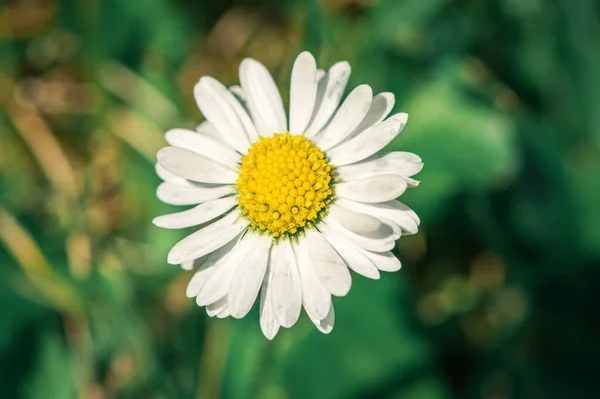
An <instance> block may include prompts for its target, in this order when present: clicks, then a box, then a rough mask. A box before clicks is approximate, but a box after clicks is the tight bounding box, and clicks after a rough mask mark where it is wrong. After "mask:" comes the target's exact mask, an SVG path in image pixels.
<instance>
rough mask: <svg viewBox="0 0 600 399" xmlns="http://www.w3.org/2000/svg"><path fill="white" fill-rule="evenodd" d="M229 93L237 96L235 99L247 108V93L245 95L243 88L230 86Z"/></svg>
mask: <svg viewBox="0 0 600 399" xmlns="http://www.w3.org/2000/svg"><path fill="white" fill-rule="evenodd" d="M229 91H230V92H232V93H233V95H234V96H235V98H237V100H238V101H239V102H240V104H242V106H244V107H245V106H246V101H247V100H246V93H244V90H243V89H242V87H241V86H238V85H233V86H229Z"/></svg>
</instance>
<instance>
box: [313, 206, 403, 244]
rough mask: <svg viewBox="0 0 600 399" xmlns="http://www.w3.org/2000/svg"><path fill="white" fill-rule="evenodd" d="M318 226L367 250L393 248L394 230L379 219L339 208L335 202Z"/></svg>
mask: <svg viewBox="0 0 600 399" xmlns="http://www.w3.org/2000/svg"><path fill="white" fill-rule="evenodd" d="M323 224H325V226H321V225H319V228H320V229H321V230H322V231H323V232H324V233H325V234H327V235H330V236H333V237H343V238H345V239H346V240H348V241H350V242H351V243H353V244H354V245H358V246H359V247H361V248H364V249H366V250H369V251H375V252H385V251H389V250H390V249H392V248H394V247H395V245H396V241H395V240H394V231H393V230H392V229H391V228H390V226H388V225H386V224H385V223H382V222H381V221H380V220H379V219H377V218H374V217H372V216H368V215H365V214H362V213H356V212H352V211H348V210H346V209H344V208H341V207H339V206H337V205H335V204H332V205H331V206H330V207H329V213H328V214H327V216H326V217H325V219H324V220H323Z"/></svg>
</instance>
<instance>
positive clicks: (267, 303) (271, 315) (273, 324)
mask: <svg viewBox="0 0 600 399" xmlns="http://www.w3.org/2000/svg"><path fill="white" fill-rule="evenodd" d="M273 295H274V288H273V270H272V269H271V267H270V266H269V267H267V272H266V273H265V279H264V281H263V284H262V290H261V292H260V329H261V330H262V332H263V334H264V335H265V337H267V339H273V338H274V337H275V335H277V331H279V323H278V322H277V320H276V318H275V312H274V311H273Z"/></svg>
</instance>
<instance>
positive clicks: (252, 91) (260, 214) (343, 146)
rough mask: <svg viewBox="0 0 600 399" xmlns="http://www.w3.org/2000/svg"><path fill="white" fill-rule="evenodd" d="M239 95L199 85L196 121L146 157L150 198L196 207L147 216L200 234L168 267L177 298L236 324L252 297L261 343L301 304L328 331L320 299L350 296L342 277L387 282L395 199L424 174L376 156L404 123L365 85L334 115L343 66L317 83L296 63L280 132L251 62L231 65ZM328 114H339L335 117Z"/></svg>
mask: <svg viewBox="0 0 600 399" xmlns="http://www.w3.org/2000/svg"><path fill="white" fill-rule="evenodd" d="M239 74H240V82H241V87H240V86H233V87H231V88H229V89H227V88H226V87H225V86H223V85H222V84H221V83H219V82H218V81H216V80H215V79H213V78H211V77H202V78H201V79H200V81H199V82H198V83H197V84H196V86H195V87H194V96H195V98H196V102H197V103H198V107H199V108H200V111H202V113H203V114H204V116H205V118H206V122H204V123H202V124H201V125H200V126H199V127H198V129H197V131H196V132H194V131H189V130H183V129H174V130H170V131H168V132H167V133H166V140H167V142H168V143H169V144H170V145H171V146H170V147H166V148H163V149H161V150H160V151H159V152H158V156H157V157H158V164H157V165H156V170H157V173H158V174H159V176H160V177H161V178H162V179H163V180H164V183H162V184H161V185H160V186H159V187H158V191H157V195H158V198H159V199H161V200H162V201H164V202H166V203H168V204H173V205H195V207H193V208H191V209H188V210H185V211H183V212H177V213H173V214H169V215H164V216H160V217H157V218H156V219H154V223H155V224H156V225H157V226H159V227H163V228H169V229H179V228H186V227H191V226H199V229H198V230H197V231H196V232H195V233H192V234H190V235H189V236H187V237H186V238H184V239H183V240H181V241H180V242H178V243H177V244H176V245H175V246H174V247H173V249H172V250H171V251H170V252H169V256H168V262H169V263H171V264H180V265H181V266H182V267H183V268H184V269H186V270H190V269H196V272H195V274H194V276H193V277H192V279H191V281H190V283H189V285H188V287H187V292H186V294H187V296H188V297H195V298H196V302H197V303H198V305H199V306H206V311H207V313H208V314H209V316H217V317H227V316H229V315H231V316H233V317H235V318H241V317H244V316H245V315H246V314H247V313H248V312H249V311H250V309H251V307H252V305H253V304H254V302H255V300H256V298H257V296H258V293H259V291H260V293H261V294H260V326H261V329H262V331H263V333H264V335H265V336H266V337H267V338H269V339H272V338H273V337H274V336H275V335H276V334H277V331H278V330H279V327H291V326H292V325H293V324H294V323H296V321H297V320H298V316H299V315H300V310H301V307H302V306H303V307H304V309H305V311H306V313H307V314H308V316H309V317H310V319H311V320H312V322H313V323H314V324H315V325H316V327H317V328H318V329H319V330H320V331H322V332H324V333H328V332H330V331H331V329H332V328H333V322H334V311H333V303H332V300H331V296H332V295H334V296H344V295H346V294H347V293H348V291H349V290H350V285H351V277H350V271H349V269H352V270H353V271H355V272H356V273H358V274H361V275H363V276H365V277H368V278H372V279H378V278H379V271H396V270H398V269H400V262H399V261H398V259H396V257H395V256H394V255H393V254H392V252H390V251H391V250H392V249H393V248H394V246H395V240H396V239H398V238H399V237H400V236H401V235H403V234H414V233H415V232H416V231H417V228H418V225H419V218H418V217H417V215H416V214H415V213H414V212H413V211H412V210H411V209H410V208H408V207H407V206H406V205H404V204H403V203H401V202H399V201H397V200H396V198H397V197H399V196H400V195H401V194H402V193H403V192H404V191H405V190H406V188H407V187H408V186H415V185H417V183H418V182H417V181H415V180H413V179H411V178H410V176H412V175H414V174H415V173H417V172H419V171H420V170H421V168H422V166H423V164H422V163H421V159H420V158H419V157H418V156H416V155H414V154H411V153H407V152H391V153H383V154H378V151H380V150H381V149H382V148H383V147H385V146H386V145H387V144H388V143H389V142H390V141H392V139H393V138H394V137H396V135H398V133H400V132H401V131H402V128H403V127H404V125H405V124H406V121H407V118H408V115H407V114H404V113H399V114H395V115H392V116H390V117H388V118H387V119H386V117H387V115H388V114H389V112H390V111H391V109H392V107H393V105H394V96H393V94H391V93H380V94H377V95H375V96H373V93H372V90H371V88H370V87H369V86H367V85H361V86H358V87H357V88H355V89H354V90H352V92H351V93H350V94H349V95H348V96H347V97H346V99H345V100H344V102H343V103H342V104H341V105H339V104H340V100H341V98H342V95H343V92H344V89H345V87H346V83H347V81H348V77H349V75H350V65H349V64H348V63H347V62H339V63H337V64H335V65H333V66H332V67H331V68H330V69H329V71H327V72H325V71H323V70H321V69H317V66H316V63H315V59H314V58H313V56H312V55H311V54H310V53H308V52H303V53H301V54H300V55H299V56H298V58H297V59H296V61H295V62H294V66H293V69H292V77H291V87H290V112H289V125H288V120H287V118H286V113H285V110H284V106H283V102H282V100H281V97H280V95H279V92H278V90H277V86H276V85H275V82H274V81H273V78H272V77H271V75H270V74H269V72H268V71H267V69H266V68H265V67H264V66H263V65H262V64H260V63H259V62H257V61H255V60H252V59H245V60H244V61H242V63H241V65H240V70H239ZM338 106H339V107H338Z"/></svg>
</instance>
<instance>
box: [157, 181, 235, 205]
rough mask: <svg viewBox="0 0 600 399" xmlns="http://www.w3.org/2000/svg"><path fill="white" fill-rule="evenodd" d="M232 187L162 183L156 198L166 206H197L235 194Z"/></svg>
mask: <svg viewBox="0 0 600 399" xmlns="http://www.w3.org/2000/svg"><path fill="white" fill-rule="evenodd" d="M234 192H235V191H234V189H233V187H232V186H214V187H202V186H195V185H192V184H190V185H188V186H181V185H177V184H173V183H161V184H160V185H159V186H158V189H157V190H156V196H157V197H158V199H159V200H161V201H162V202H164V203H165V204H170V205H195V204H199V203H201V202H205V201H210V200H214V199H217V198H221V197H224V196H226V195H230V194H233V193H234Z"/></svg>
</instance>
